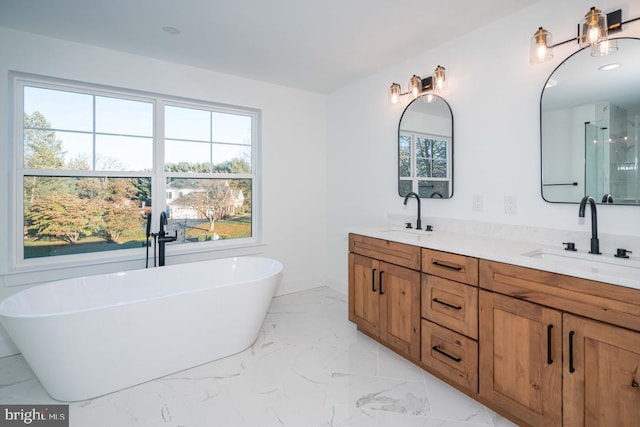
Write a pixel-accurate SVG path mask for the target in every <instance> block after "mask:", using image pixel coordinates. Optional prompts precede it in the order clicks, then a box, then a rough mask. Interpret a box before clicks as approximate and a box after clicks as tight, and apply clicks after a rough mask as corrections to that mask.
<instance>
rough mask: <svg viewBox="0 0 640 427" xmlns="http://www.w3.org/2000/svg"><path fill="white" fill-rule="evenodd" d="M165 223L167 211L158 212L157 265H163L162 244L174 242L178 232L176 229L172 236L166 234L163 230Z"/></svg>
mask: <svg viewBox="0 0 640 427" xmlns="http://www.w3.org/2000/svg"><path fill="white" fill-rule="evenodd" d="M166 225H167V213H166V212H162V213H161V214H160V231H158V266H160V267H162V266H163V265H164V246H165V245H166V244H167V242H175V241H176V239H177V238H178V232H177V231H176V232H175V234H174V235H173V236H168V235H167V232H166V231H164V227H165V226H166Z"/></svg>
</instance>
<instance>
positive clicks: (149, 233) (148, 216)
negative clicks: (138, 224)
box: [144, 212, 151, 268]
mask: <svg viewBox="0 0 640 427" xmlns="http://www.w3.org/2000/svg"><path fill="white" fill-rule="evenodd" d="M149 237H151V212H148V213H147V244H146V247H147V259H146V262H145V264H144V268H149Z"/></svg>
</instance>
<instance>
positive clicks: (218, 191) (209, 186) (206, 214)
mask: <svg viewBox="0 0 640 427" xmlns="http://www.w3.org/2000/svg"><path fill="white" fill-rule="evenodd" d="M251 192H252V180H251V179H187V178H167V199H166V203H167V207H166V211H167V212H168V216H169V231H170V232H173V230H177V231H178V242H181V243H187V242H203V241H211V240H221V239H239V238H246V237H251V235H252V230H251V214H252V212H251Z"/></svg>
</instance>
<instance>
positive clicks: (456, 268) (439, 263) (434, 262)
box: [431, 261, 462, 271]
mask: <svg viewBox="0 0 640 427" xmlns="http://www.w3.org/2000/svg"><path fill="white" fill-rule="evenodd" d="M431 264H433V265H435V266H436V267H442V268H446V269H448V270H453V271H460V270H462V267H455V266H453V265H447V264H442V263H441V262H439V261H432V262H431Z"/></svg>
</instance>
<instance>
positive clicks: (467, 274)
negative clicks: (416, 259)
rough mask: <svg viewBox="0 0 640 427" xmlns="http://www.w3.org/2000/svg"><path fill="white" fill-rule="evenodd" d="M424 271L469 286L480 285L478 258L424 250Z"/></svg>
mask: <svg viewBox="0 0 640 427" xmlns="http://www.w3.org/2000/svg"><path fill="white" fill-rule="evenodd" d="M422 271H424V272H425V273H429V274H432V275H434V276H440V277H444V278H446V279H451V280H456V281H458V282H462V283H468V284H469V285H474V286H477V285H478V259H477V258H473V257H468V256H464V255H456V254H452V253H449V252H441V251H434V250H433V249H426V248H422Z"/></svg>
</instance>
